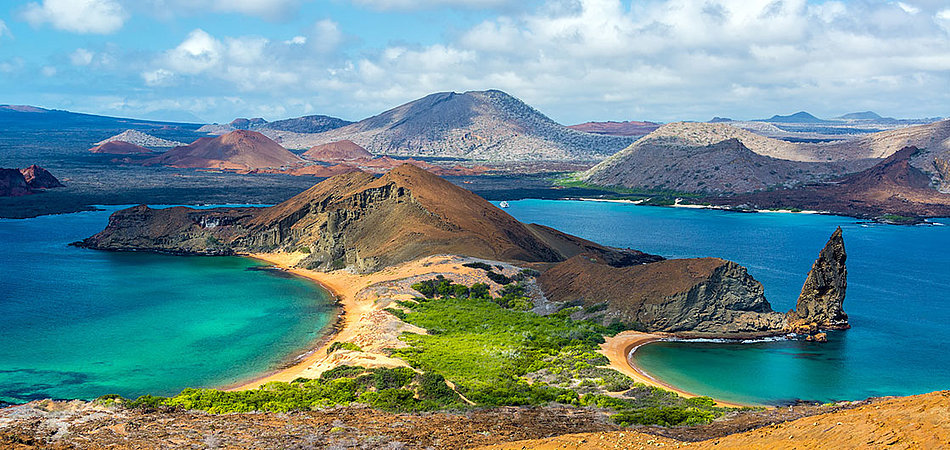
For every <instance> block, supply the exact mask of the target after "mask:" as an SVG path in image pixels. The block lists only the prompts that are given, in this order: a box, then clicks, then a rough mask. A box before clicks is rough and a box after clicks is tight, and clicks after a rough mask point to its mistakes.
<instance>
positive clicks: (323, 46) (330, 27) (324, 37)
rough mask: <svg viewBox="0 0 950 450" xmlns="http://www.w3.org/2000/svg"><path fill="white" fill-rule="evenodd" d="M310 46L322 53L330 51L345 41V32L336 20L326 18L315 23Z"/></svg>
mask: <svg viewBox="0 0 950 450" xmlns="http://www.w3.org/2000/svg"><path fill="white" fill-rule="evenodd" d="M309 42H310V46H311V47H313V48H314V49H315V50H317V51H318V52H320V53H329V52H332V51H334V50H336V49H337V47H338V46H339V45H340V43H342V42H343V32H341V31H340V26H339V25H337V23H336V22H334V21H332V20H329V19H324V20H321V21H319V22H317V23H315V24H314V25H313V31H312V35H311V39H310V40H309Z"/></svg>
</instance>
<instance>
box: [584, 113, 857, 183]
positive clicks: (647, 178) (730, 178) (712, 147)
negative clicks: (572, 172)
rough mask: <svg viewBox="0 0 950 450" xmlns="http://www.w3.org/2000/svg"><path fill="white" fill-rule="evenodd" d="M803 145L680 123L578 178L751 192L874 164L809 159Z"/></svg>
mask: <svg viewBox="0 0 950 450" xmlns="http://www.w3.org/2000/svg"><path fill="white" fill-rule="evenodd" d="M800 149H801V146H799V145H797V144H793V143H791V142H785V141H780V140H777V139H771V138H767V137H763V136H760V135H757V134H754V133H752V132H750V131H747V130H743V129H740V128H736V127H733V126H731V125H728V124H724V123H685V122H679V123H672V124H667V125H664V126H662V127H660V128H659V129H657V130H656V131H654V132H653V133H650V134H649V135H647V136H645V137H643V138H642V139H640V140H639V141H637V142H635V143H634V144H633V145H631V146H630V147H627V148H626V149H624V150H623V151H621V152H619V153H617V154H615V155H613V156H611V157H609V158H607V159H605V160H604V161H602V162H601V163H599V164H597V165H596V166H594V167H592V168H591V169H590V170H588V171H586V172H584V173H582V174H581V176H580V179H581V180H583V181H586V182H588V183H591V184H597V185H605V186H623V187H627V188H647V189H665V190H676V191H686V192H750V191H754V190H759V189H765V188H767V187H771V186H781V185H785V186H793V185H797V184H799V183H803V182H815V181H819V180H823V179H827V178H828V177H830V176H833V175H836V174H837V175H840V174H843V173H847V172H849V171H852V170H854V169H855V168H857V167H860V168H863V167H866V166H867V165H870V163H867V162H865V161H857V162H836V163H828V162H811V161H810V160H811V159H813V158H811V157H810V155H808V154H807V153H806V152H803V151H800ZM862 166H863V167H862Z"/></svg>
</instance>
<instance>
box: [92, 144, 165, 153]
mask: <svg viewBox="0 0 950 450" xmlns="http://www.w3.org/2000/svg"><path fill="white" fill-rule="evenodd" d="M89 151H90V152H91V153H105V154H110V155H139V154H143V153H152V151H151V150H149V149H147V148H145V147H141V146H138V145H135V144H130V143H128V142H123V141H109V142H106V143H104V144H99V145H97V146H95V147H93V148H90V149H89Z"/></svg>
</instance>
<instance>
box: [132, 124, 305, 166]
mask: <svg viewBox="0 0 950 450" xmlns="http://www.w3.org/2000/svg"><path fill="white" fill-rule="evenodd" d="M299 162H302V160H301V159H300V158H299V157H298V156H297V155H294V154H293V153H290V152H289V151H287V150H286V149H284V148H283V147H281V146H280V145H279V144H277V143H276V142H274V141H272V140H270V139H268V138H267V136H264V135H263V134H261V133H258V132H256V131H248V130H237V131H232V132H230V133H228V134H225V135H223V136H218V137H216V138H210V137H205V138H200V139H198V140H197V141H195V142H192V143H191V144H189V145H186V146H181V147H175V148H173V149H171V150H169V151H167V152H165V153H164V154H162V155H160V156H156V157H154V158H151V159H148V160H146V161H145V164H160V165H165V166H171V167H180V168H215V169H233V170H251V169H261V168H267V167H280V166H285V165H289V164H295V163H299Z"/></svg>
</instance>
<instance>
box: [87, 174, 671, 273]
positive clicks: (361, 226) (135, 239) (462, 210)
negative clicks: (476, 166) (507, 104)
mask: <svg viewBox="0 0 950 450" xmlns="http://www.w3.org/2000/svg"><path fill="white" fill-rule="evenodd" d="M79 245H82V246H86V247H90V248H98V249H106V250H144V251H159V252H169V253H183V254H230V253H234V252H259V251H273V250H278V249H279V250H284V251H297V250H304V251H306V252H309V256H308V257H307V258H306V259H305V260H304V261H303V262H302V265H304V266H307V267H309V268H312V269H318V270H334V269H341V268H344V267H346V268H350V269H352V270H355V271H359V272H371V271H375V270H379V269H380V268H383V267H386V266H389V265H392V264H396V263H400V262H405V261H410V260H414V259H417V258H420V257H423V256H430V255H436V254H457V255H466V256H473V257H478V258H484V259H491V260H501V261H521V262H537V263H554V262H558V261H563V260H564V259H566V258H568V257H570V256H572V255H574V254H577V253H580V252H582V251H583V252H588V253H593V254H596V255H599V256H600V257H602V258H604V259H605V260H610V261H613V262H614V263H615V264H623V263H635V262H639V261H640V260H656V259H657V257H655V256H653V255H646V254H644V253H641V252H636V251H633V250H618V249H611V248H608V247H604V246H600V245H598V244H595V243H593V242H590V241H586V240H583V239H580V238H577V237H574V236H569V235H566V234H563V233H560V232H557V231H556V230H555V231H545V230H543V228H541V227H533V226H529V225H525V224H522V223H521V222H518V221H517V220H515V219H514V218H512V217H511V216H509V215H508V214H506V213H505V212H504V211H502V210H500V209H498V208H497V207H495V206H494V205H492V204H491V203H489V202H487V201H485V200H484V199H482V198H481V197H478V196H477V195H475V194H473V193H471V192H469V191H466V190H465V189H462V188H460V187H458V186H455V185H453V184H452V183H449V182H448V181H445V180H443V179H441V178H439V177H437V176H435V175H432V174H431V173H429V172H427V171H425V170H423V169H420V168H418V167H416V166H413V165H409V164H405V165H402V166H399V167H397V168H395V169H393V170H392V171H390V172H388V173H387V174H385V175H383V176H382V177H380V178H376V177H375V176H373V175H372V174H369V173H365V172H361V171H355V172H350V173H346V174H342V175H338V176H335V177H333V178H330V179H328V180H326V181H324V182H321V183H319V184H317V185H316V186H314V187H312V188H310V189H308V190H307V191H304V192H303V193H301V194H299V195H297V196H295V197H293V198H291V199H290V200H287V201H286V202H283V203H281V204H279V205H276V206H273V207H270V208H257V209H246V208H245V209H228V208H218V209H208V210H195V209H191V208H184V207H178V208H168V209H162V210H156V209H151V208H148V207H146V206H137V207H135V208H130V209H126V210H122V211H119V212H116V213H115V214H113V216H112V217H111V218H110V221H109V225H108V226H107V227H106V229H105V230H103V231H102V232H101V233H99V234H97V235H95V236H92V237H90V238H87V239H86V240H84V241H83V242H81V243H79Z"/></svg>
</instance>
